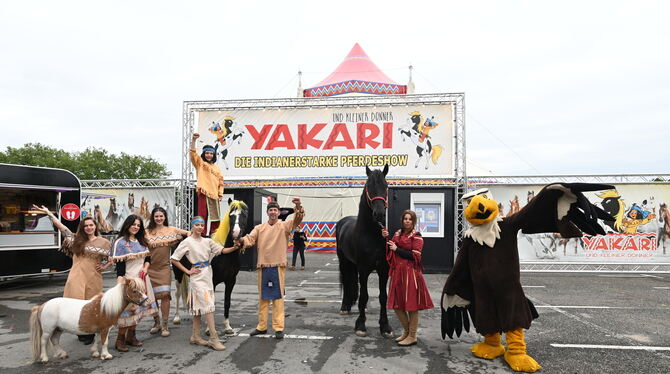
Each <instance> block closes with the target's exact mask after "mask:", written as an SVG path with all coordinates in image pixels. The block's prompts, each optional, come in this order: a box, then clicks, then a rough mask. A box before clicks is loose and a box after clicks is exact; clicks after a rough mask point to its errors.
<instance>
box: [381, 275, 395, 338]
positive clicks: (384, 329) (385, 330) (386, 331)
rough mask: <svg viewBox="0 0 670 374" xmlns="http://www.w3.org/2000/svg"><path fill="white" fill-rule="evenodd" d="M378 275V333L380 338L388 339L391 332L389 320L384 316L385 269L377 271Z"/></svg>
mask: <svg viewBox="0 0 670 374" xmlns="http://www.w3.org/2000/svg"><path fill="white" fill-rule="evenodd" d="M377 272H378V273H379V332H381V334H382V336H385V337H387V338H390V337H391V336H393V330H392V329H391V325H389V319H388V316H387V314H386V301H387V300H388V295H387V294H386V283H388V280H389V276H388V270H386V269H377Z"/></svg>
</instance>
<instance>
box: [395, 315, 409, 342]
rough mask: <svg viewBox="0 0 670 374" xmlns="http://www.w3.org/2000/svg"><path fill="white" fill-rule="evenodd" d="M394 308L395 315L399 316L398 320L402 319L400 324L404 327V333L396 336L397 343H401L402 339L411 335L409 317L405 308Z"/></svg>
mask: <svg viewBox="0 0 670 374" xmlns="http://www.w3.org/2000/svg"><path fill="white" fill-rule="evenodd" d="M394 310H395V315H396V316H398V320H399V321H400V325H401V326H402V328H403V332H402V335H400V336H399V337H397V338H395V341H396V342H397V343H400V342H401V341H403V340H405V339H407V335H409V317H408V316H407V312H405V311H404V310H400V309H394Z"/></svg>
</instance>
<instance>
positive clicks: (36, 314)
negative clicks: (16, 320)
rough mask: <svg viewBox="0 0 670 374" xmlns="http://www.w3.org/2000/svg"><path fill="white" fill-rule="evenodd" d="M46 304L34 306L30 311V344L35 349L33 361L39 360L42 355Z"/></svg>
mask: <svg viewBox="0 0 670 374" xmlns="http://www.w3.org/2000/svg"><path fill="white" fill-rule="evenodd" d="M43 307H44V304H42V305H37V306H34V307H33V309H32V311H31V312H30V345H31V347H32V351H33V362H35V361H39V360H40V357H41V356H42V322H41V321H40V317H41V316H42V308H43Z"/></svg>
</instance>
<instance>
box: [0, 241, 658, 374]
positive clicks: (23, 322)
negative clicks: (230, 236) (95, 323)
mask: <svg viewBox="0 0 670 374" xmlns="http://www.w3.org/2000/svg"><path fill="white" fill-rule="evenodd" d="M289 255H290V254H289ZM306 257H307V269H306V270H303V271H300V270H297V271H287V277H286V293H287V294H286V299H287V302H286V329H285V332H286V334H287V336H286V338H285V339H284V340H277V339H275V338H273V337H270V336H269V335H268V336H266V337H249V336H248V333H249V332H251V331H252V330H253V329H254V328H255V326H256V322H257V315H256V311H257V300H258V295H257V288H256V273H255V272H244V271H243V272H240V274H239V276H238V281H237V285H236V287H235V291H234V292H233V302H232V304H233V307H232V310H231V323H232V325H233V327H234V328H235V329H236V330H237V334H236V335H233V336H229V337H227V338H225V342H224V344H225V345H226V347H227V349H226V350H225V351H221V352H216V351H213V350H211V349H209V348H206V347H199V346H193V345H190V344H188V338H189V336H190V333H191V321H190V317H187V318H186V319H185V320H183V322H182V324H181V325H173V324H172V322H170V331H171V333H172V335H171V336H169V337H167V338H163V337H160V336H157V335H150V334H149V333H148V331H149V329H150V327H151V325H152V321H151V320H148V319H145V320H143V321H142V322H141V323H140V326H139V327H138V335H139V338H140V339H141V340H143V341H144V346H143V347H141V348H133V347H131V351H130V352H127V353H119V352H117V351H115V350H113V349H111V345H112V344H113V339H114V338H115V336H116V332H115V331H113V332H112V333H111V335H110V337H111V340H110V353H112V355H114V359H113V360H111V361H102V360H100V359H94V358H91V357H89V350H88V348H89V347H88V346H83V345H82V344H81V343H79V342H78V341H77V338H76V337H75V336H74V335H69V334H63V336H62V338H61V344H62V346H63V348H64V349H65V350H66V351H67V352H68V353H69V355H70V357H69V358H68V359H64V360H57V359H53V360H51V361H50V362H49V363H48V364H47V365H42V364H38V363H34V364H33V363H30V362H29V361H30V345H29V334H28V318H29V313H30V308H31V307H32V306H33V305H36V304H39V303H42V302H45V301H47V300H49V299H50V298H53V297H59V296H61V295H62V290H63V285H64V283H65V279H64V278H59V279H51V280H22V281H13V282H8V283H4V284H1V285H0V372H2V373H24V374H27V373H42V372H46V373H89V372H90V373H196V372H206V373H230V372H233V373H274V372H283V373H309V372H327V373H400V372H404V373H425V372H431V373H510V372H512V371H511V370H510V369H509V368H508V367H507V365H506V363H505V362H504V361H503V359H502V358H497V359H495V360H483V359H479V358H476V357H474V356H473V355H472V354H471V353H470V350H469V347H470V346H471V345H472V344H474V343H476V342H478V341H480V340H481V337H480V336H479V335H478V334H476V333H475V332H474V331H471V332H470V333H465V334H464V335H462V336H461V338H460V339H457V340H442V338H441V337H440V311H439V298H440V292H441V289H442V286H443V284H444V281H445V279H446V275H445V274H428V275H426V281H427V283H428V287H429V289H430V290H431V295H432V297H433V301H434V303H435V304H436V306H437V307H436V308H435V309H433V310H429V311H423V312H421V320H420V328H419V333H418V336H419V344H418V345H416V346H413V347H406V348H403V347H399V346H397V345H396V344H395V343H394V342H393V341H392V340H391V339H386V338H383V337H381V335H380V333H379V326H378V323H377V319H378V311H379V302H378V299H377V295H378V290H377V281H376V276H375V275H374V274H373V275H372V276H371V278H370V295H371V302H370V305H369V307H368V309H369V313H368V323H367V327H368V336H367V337H357V336H355V335H354V331H353V326H354V320H355V319H356V315H349V316H341V315H339V313H338V312H339V307H340V288H339V284H338V273H337V258H336V256H335V255H334V254H317V253H307V254H306ZM114 282H115V280H114V277H113V275H112V274H107V275H106V276H105V286H106V287H109V286H111V285H113V284H114ZM522 283H523V285H524V289H525V291H526V294H527V295H528V297H529V298H530V299H531V300H533V301H534V303H535V305H536V306H537V307H538V310H539V312H540V318H539V319H537V320H535V322H534V323H533V326H532V327H531V328H530V330H528V331H527V332H526V341H527V344H528V352H529V354H530V355H531V356H533V357H534V358H535V359H536V360H537V361H538V362H539V363H540V364H541V365H542V366H543V367H544V368H543V369H542V370H541V371H540V372H541V373H670V336H669V335H668V332H669V331H670V318H669V317H670V275H667V274H664V275H658V274H620V275H616V274H601V275H597V274H523V275H522ZM222 287H223V286H222V285H221V288H220V289H218V290H217V292H216V297H217V302H216V307H217V310H216V312H215V313H216V320H217V323H218V324H219V326H220V324H221V322H222V321H223V301H222V300H223V289H222ZM171 313H172V315H174V300H173V308H172V311H171ZM182 316H185V313H182ZM389 318H390V321H391V324H392V326H393V328H394V333H395V334H396V335H397V334H398V333H399V332H400V328H399V323H398V321H397V320H396V317H395V314H393V313H390V314H389Z"/></svg>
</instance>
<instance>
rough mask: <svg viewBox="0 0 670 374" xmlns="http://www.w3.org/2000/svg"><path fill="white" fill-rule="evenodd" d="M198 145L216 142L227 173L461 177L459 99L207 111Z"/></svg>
mask: <svg viewBox="0 0 670 374" xmlns="http://www.w3.org/2000/svg"><path fill="white" fill-rule="evenodd" d="M197 118H198V123H197V127H196V131H197V132H198V133H199V134H200V139H199V140H198V143H197V147H198V151H199V150H200V149H201V147H202V146H203V145H205V144H208V145H212V146H213V147H215V149H216V152H217V164H218V165H219V166H220V167H221V169H222V170H223V172H224V174H225V175H226V180H231V179H232V180H235V179H238V180H239V179H254V180H255V179H276V178H285V177H293V178H295V177H298V178H301V177H302V178H304V177H306V178H314V177H327V178H330V177H332V176H344V177H365V173H364V171H365V168H364V167H365V166H366V165H367V166H371V167H382V166H384V165H389V166H390V167H391V174H389V175H390V176H391V177H393V176H411V177H415V178H436V177H439V178H443V177H451V176H453V170H454V167H453V160H454V155H453V152H454V149H453V146H452V143H453V138H454V113H453V108H452V105H451V104H443V105H399V106H398V105H395V106H388V105H386V106H383V105H380V106H377V107H374V108H372V107H370V108H358V107H343V108H342V107H337V108H336V107H332V108H331V107H328V108H314V109H310V108H295V109H268V110H262V109H255V110H223V111H202V112H199V113H198V117H197Z"/></svg>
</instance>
